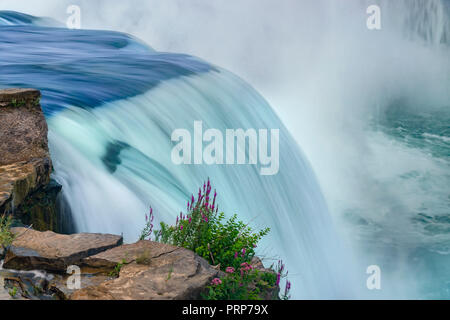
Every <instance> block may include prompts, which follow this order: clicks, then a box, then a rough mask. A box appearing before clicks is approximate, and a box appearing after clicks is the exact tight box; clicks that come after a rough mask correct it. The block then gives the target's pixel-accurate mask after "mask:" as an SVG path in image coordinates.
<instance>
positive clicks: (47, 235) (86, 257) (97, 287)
mask: <svg viewBox="0 0 450 320" xmlns="http://www.w3.org/2000/svg"><path fill="white" fill-rule="evenodd" d="M12 232H13V233H14V234H15V235H16V238H15V240H14V242H13V244H12V245H11V247H10V248H9V249H8V251H7V253H6V256H5V260H4V264H3V269H0V275H1V274H2V273H3V281H4V285H5V287H6V288H7V290H8V289H9V292H11V290H12V289H13V288H16V289H14V295H15V297H16V298H18V297H22V298H26V299H43V298H47V299H50V298H51V299H55V298H56V299H71V300H84V299H89V300H95V299H101V300H156V299H158V300H159V299H170V300H172V299H200V298H201V293H202V292H203V291H204V289H205V287H206V286H207V285H209V284H210V283H211V280H212V279H213V278H214V277H217V276H219V275H220V273H221V272H220V271H218V270H217V269H216V268H214V267H213V266H211V265H209V264H208V262H207V261H206V260H204V259H203V258H201V257H199V256H198V255H196V254H195V253H194V252H192V251H190V250H187V249H184V248H178V247H174V246H171V245H167V244H162V243H158V242H152V241H147V240H143V241H139V242H136V243H133V244H122V237H120V236H115V235H109V234H89V233H80V234H74V235H61V234H56V233H54V232H51V231H47V232H39V231H35V230H31V229H27V228H13V229H12ZM75 269H78V270H80V274H79V279H80V281H79V283H80V286H79V287H78V288H77V287H76V286H75V287H72V286H70V285H69V284H70V283H72V282H71V281H72V280H73V279H74V276H73V274H68V273H67V272H69V273H72V272H73V270H75ZM18 270H20V271H18ZM24 270H27V271H29V272H24ZM30 270H35V271H34V272H31V271H30ZM71 279H72V280H71ZM0 295H1V292H0Z"/></svg>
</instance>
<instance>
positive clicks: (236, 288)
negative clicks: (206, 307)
mask: <svg viewBox="0 0 450 320" xmlns="http://www.w3.org/2000/svg"><path fill="white" fill-rule="evenodd" d="M268 274H270V273H269V272H262V271H259V270H257V269H255V268H254V267H253V266H251V265H250V264H249V263H246V262H244V263H242V264H241V265H240V267H239V269H237V270H236V269H235V268H233V267H227V268H226V276H225V277H223V278H222V279H219V278H215V279H213V280H212V281H211V285H210V286H208V287H207V292H206V294H203V298H204V299H206V300H261V299H262V294H264V292H267V291H270V290H273V289H275V287H274V285H275V284H272V285H270V284H269V283H268V282H266V281H264V278H265V277H267V275H268ZM273 291H274V292H276V290H273Z"/></svg>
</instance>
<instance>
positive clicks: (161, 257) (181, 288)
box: [70, 241, 219, 300]
mask: <svg viewBox="0 0 450 320" xmlns="http://www.w3.org/2000/svg"><path fill="white" fill-rule="evenodd" d="M118 265H120V266H121V268H120V272H119V274H118V277H117V278H116V279H112V280H108V281H105V282H103V283H101V284H100V285H96V286H89V287H87V288H84V289H81V290H78V291H75V292H74V293H73V294H72V295H71V296H70V299H72V300H97V299H101V300H161V299H165V300H179V299H183V300H189V299H200V298H201V293H202V292H203V291H204V289H205V287H206V286H207V285H209V284H210V283H211V280H212V279H213V278H214V277H216V276H217V275H218V273H219V271H217V270H216V269H214V268H213V267H212V266H210V265H209V264H208V262H207V261H206V260H205V259H203V258H201V257H199V256H198V255H196V254H195V253H194V252H192V251H190V250H187V249H184V248H178V247H174V246H170V245H166V244H161V243H158V242H151V241H139V242H137V243H134V244H130V245H123V246H120V247H117V248H113V249H111V250H108V251H105V252H102V253H100V254H98V255H95V256H92V257H89V258H86V259H84V260H83V266H84V267H86V266H87V267H91V268H99V269H111V268H113V267H115V266H118Z"/></svg>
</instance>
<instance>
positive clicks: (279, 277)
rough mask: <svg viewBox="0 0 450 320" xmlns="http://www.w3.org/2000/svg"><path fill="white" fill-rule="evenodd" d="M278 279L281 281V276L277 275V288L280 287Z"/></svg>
mask: <svg viewBox="0 0 450 320" xmlns="http://www.w3.org/2000/svg"><path fill="white" fill-rule="evenodd" d="M280 279H281V274H280V273H277V282H276V283H275V284H276V286H277V287H278V286H279V285H280Z"/></svg>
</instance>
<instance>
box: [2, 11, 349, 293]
mask: <svg viewBox="0 0 450 320" xmlns="http://www.w3.org/2000/svg"><path fill="white" fill-rule="evenodd" d="M11 17H12V18H11ZM17 21H21V23H17ZM32 21H33V18H32V17H29V16H25V15H20V14H12V13H10V12H6V13H5V12H1V13H0V68H1V71H2V72H1V74H0V85H1V86H2V87H35V88H38V89H40V90H41V91H42V95H43V98H42V106H43V108H44V111H45V113H46V115H47V120H48V124H49V129H50V131H49V141H50V150H51V154H52V158H53V161H54V167H55V174H54V177H55V179H56V180H57V181H58V182H59V183H61V184H62V186H63V192H64V197H65V200H66V201H67V203H68V205H69V206H70V209H71V211H72V214H73V218H74V221H75V224H76V228H77V230H78V231H90V232H110V233H123V234H124V236H125V239H126V240H127V241H135V240H136V238H137V237H138V234H139V231H140V228H141V227H142V225H143V223H144V213H145V212H146V211H147V210H148V207H149V206H150V205H151V206H152V207H153V208H154V209H155V212H156V215H157V217H158V218H159V219H161V220H164V221H167V222H170V220H171V219H174V217H175V216H176V215H177V214H178V212H180V210H184V207H185V203H186V201H187V200H188V199H189V197H190V194H191V192H195V190H196V188H198V185H199V184H200V183H201V182H202V181H204V180H205V179H206V178H207V177H210V178H211V179H212V181H213V183H214V186H215V187H217V189H218V193H219V205H220V206H221V209H223V210H224V211H225V212H227V213H229V214H232V213H234V212H236V213H237V214H238V215H239V217H240V218H242V219H244V220H246V221H251V224H252V225H254V226H255V227H257V228H262V227H265V226H269V227H270V228H271V229H272V231H271V233H270V236H269V237H268V238H267V239H266V241H265V243H264V244H263V245H262V247H261V248H260V252H259V253H260V254H262V255H265V256H267V257H269V258H277V257H282V258H283V259H284V260H285V261H286V263H287V265H288V268H289V271H290V276H291V278H292V280H293V282H294V284H295V287H296V289H295V290H294V297H295V298H306V297H307V298H351V297H354V293H355V290H356V288H355V285H354V283H353V282H352V281H353V280H352V277H353V276H352V266H351V263H350V261H349V259H350V257H349V255H348V254H347V253H346V251H345V250H344V249H343V248H342V247H341V245H340V241H339V239H338V235H337V234H336V230H335V228H334V227H333V223H332V221H331V219H330V217H329V214H328V210H327V206H326V204H325V201H324V199H323V197H322V194H321V191H320V188H319V186H318V184H317V182H316V178H315V176H314V174H313V172H312V171H311V169H310V166H309V164H308V162H307V161H306V160H305V158H304V156H303V155H302V153H301V151H300V149H299V147H298V146H297V144H296V142H295V141H294V139H293V138H292V137H291V135H290V134H289V132H288V131H287V130H286V128H285V127H284V125H283V124H282V123H281V121H280V120H279V119H278V117H277V115H276V114H275V113H274V112H273V111H272V109H271V107H270V106H269V105H268V104H267V102H266V101H265V100H264V99H263V98H262V97H261V96H260V95H259V94H258V93H256V92H255V90H253V89H252V88H251V87H250V86H248V85H247V84H245V83H244V82H243V81H242V80H240V79H239V78H237V77H236V76H234V75H232V74H231V73H229V72H227V71H225V70H222V69H220V68H218V67H214V66H211V65H209V64H207V63H205V62H203V61H200V60H198V59H195V58H193V57H190V56H186V55H176V54H167V53H159V52H156V51H153V50H152V49H150V48H148V47H146V46H145V45H143V44H141V43H140V42H139V41H137V40H134V39H132V38H130V37H128V36H126V35H123V34H119V33H114V32H105V31H84V30H66V29H59V28H54V27H42V26H36V25H34V24H33V23H32ZM195 120H202V121H203V126H204V128H205V129H207V128H215V129H218V130H220V131H222V132H225V130H226V129H238V128H243V129H249V128H254V129H264V128H267V129H272V128H273V129H279V130H280V146H279V148H280V169H279V173H278V174H277V175H273V176H261V175H260V172H259V168H258V167H256V166H250V165H226V166H216V165H212V166H207V165H182V166H176V165H174V164H173V163H172V161H171V158H170V155H171V149H172V148H173V146H174V144H173V143H172V142H171V139H170V137H171V133H172V132H173V130H175V129H178V128H184V129H187V130H190V131H191V130H193V123H194V121H195Z"/></svg>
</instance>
